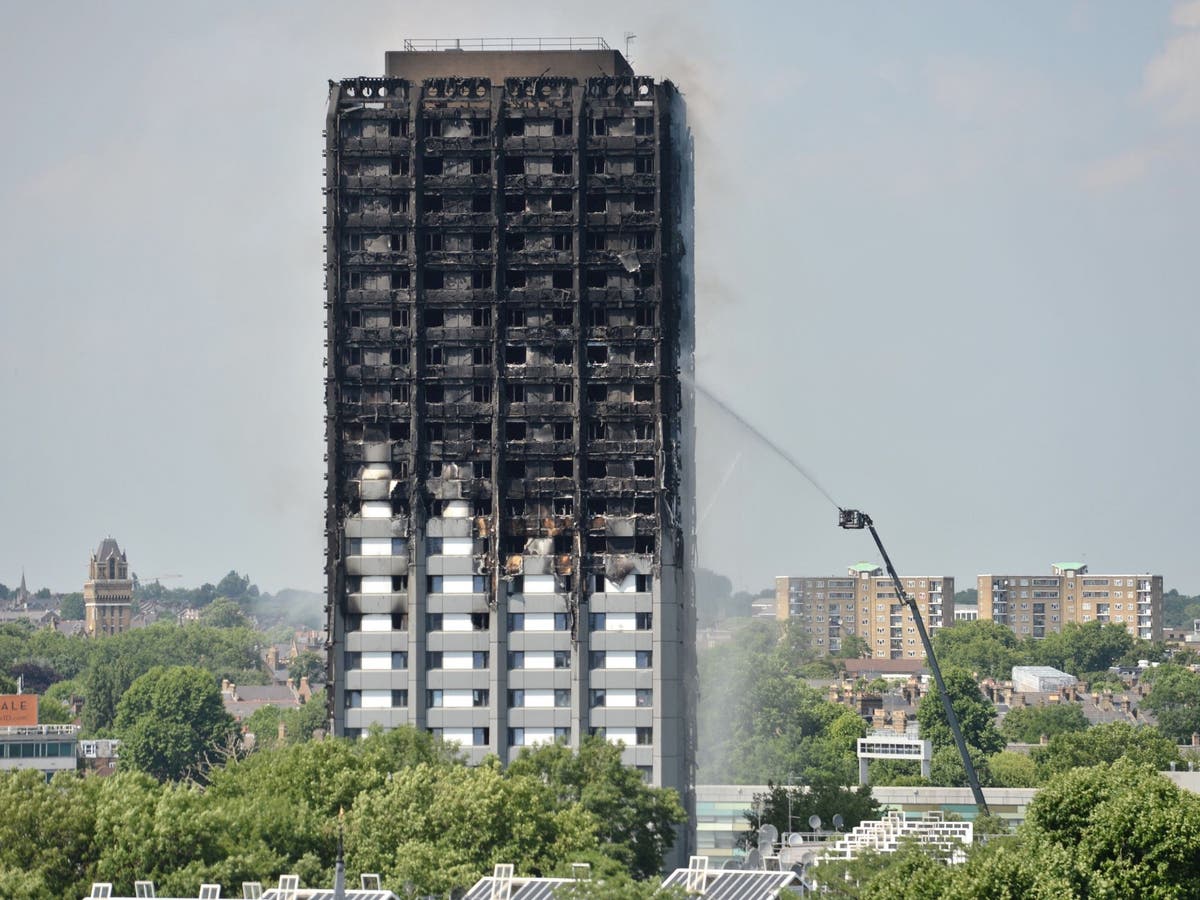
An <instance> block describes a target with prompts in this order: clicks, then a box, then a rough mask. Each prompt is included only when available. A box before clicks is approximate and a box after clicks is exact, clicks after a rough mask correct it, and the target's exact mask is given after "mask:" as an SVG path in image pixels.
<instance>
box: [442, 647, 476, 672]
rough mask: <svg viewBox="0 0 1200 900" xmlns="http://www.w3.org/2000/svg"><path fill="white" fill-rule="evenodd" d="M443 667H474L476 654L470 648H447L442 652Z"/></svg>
mask: <svg viewBox="0 0 1200 900" xmlns="http://www.w3.org/2000/svg"><path fill="white" fill-rule="evenodd" d="M442 668H443V669H473V668H475V654H474V653H472V652H471V651H470V650H446V651H444V652H443V653H442Z"/></svg>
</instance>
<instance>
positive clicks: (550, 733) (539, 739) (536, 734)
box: [525, 728, 554, 747]
mask: <svg viewBox="0 0 1200 900" xmlns="http://www.w3.org/2000/svg"><path fill="white" fill-rule="evenodd" d="M553 743H554V729H553V728H526V729H525V746H526V747H532V746H534V745H535V744H553Z"/></svg>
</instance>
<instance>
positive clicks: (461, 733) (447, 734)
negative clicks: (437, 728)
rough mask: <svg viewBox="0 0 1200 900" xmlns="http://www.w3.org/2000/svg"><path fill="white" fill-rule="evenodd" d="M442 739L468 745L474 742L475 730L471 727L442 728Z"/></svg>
mask: <svg viewBox="0 0 1200 900" xmlns="http://www.w3.org/2000/svg"><path fill="white" fill-rule="evenodd" d="M442 740H443V741H454V742H455V743H456V744H462V745H463V746H464V747H470V746H472V745H473V744H474V743H475V731H474V729H472V728H443V729H442Z"/></svg>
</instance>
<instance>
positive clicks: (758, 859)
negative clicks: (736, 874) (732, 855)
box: [746, 850, 763, 871]
mask: <svg viewBox="0 0 1200 900" xmlns="http://www.w3.org/2000/svg"><path fill="white" fill-rule="evenodd" d="M762 867H763V855H762V853H760V852H759V851H758V850H751V851H750V852H749V853H747V854H746V868H747V869H751V870H753V871H758V870H759V869H762Z"/></svg>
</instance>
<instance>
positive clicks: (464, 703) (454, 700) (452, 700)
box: [442, 690, 472, 709]
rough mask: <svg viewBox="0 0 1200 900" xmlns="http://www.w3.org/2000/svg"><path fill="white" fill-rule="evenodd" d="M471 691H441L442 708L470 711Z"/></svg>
mask: <svg viewBox="0 0 1200 900" xmlns="http://www.w3.org/2000/svg"><path fill="white" fill-rule="evenodd" d="M471 704H472V696H471V691H470V690H466V691H442V706H444V707H446V709H470V708H471Z"/></svg>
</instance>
